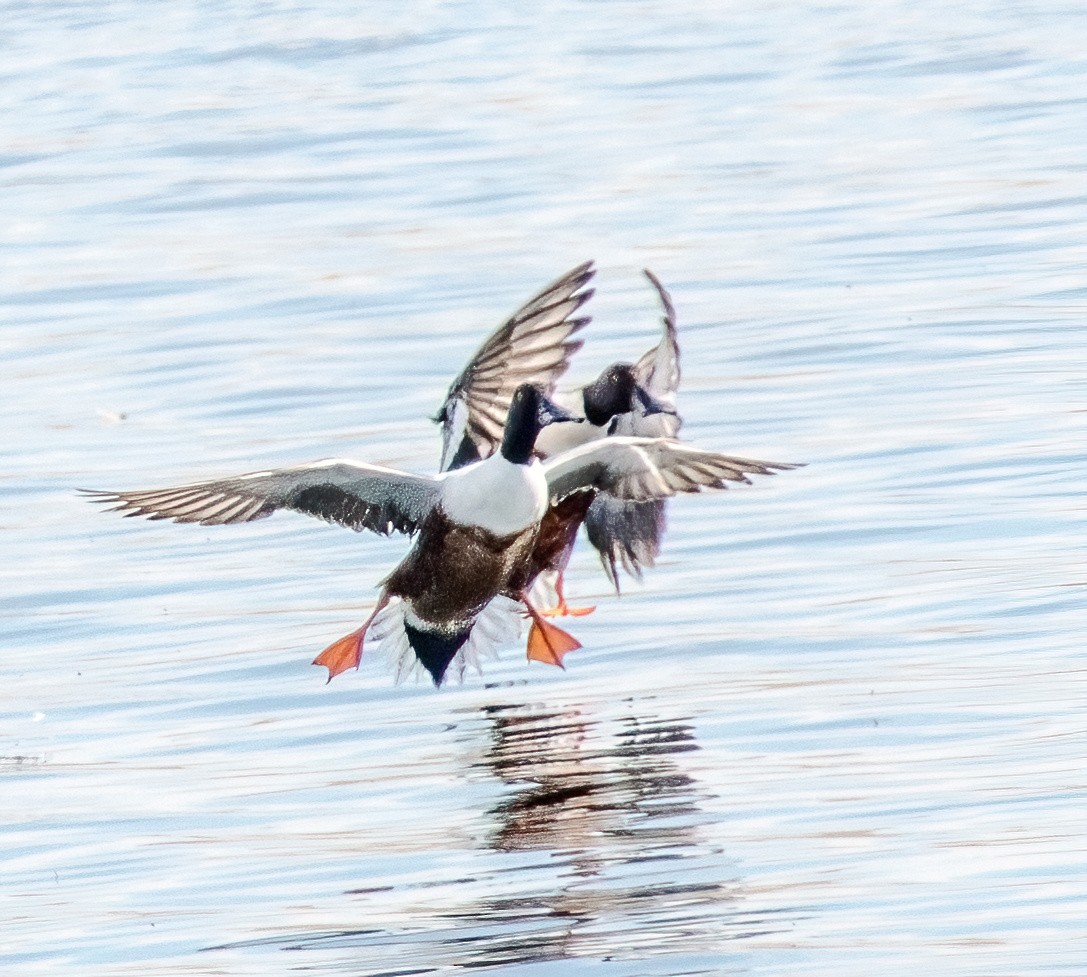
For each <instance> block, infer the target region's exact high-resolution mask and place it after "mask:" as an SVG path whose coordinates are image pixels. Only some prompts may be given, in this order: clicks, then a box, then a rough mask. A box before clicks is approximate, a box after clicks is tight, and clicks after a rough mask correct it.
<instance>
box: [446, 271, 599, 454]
mask: <svg viewBox="0 0 1087 977" xmlns="http://www.w3.org/2000/svg"><path fill="white" fill-rule="evenodd" d="M595 273H596V272H595V270H594V269H593V263H592V262H591V261H587V262H585V263H584V264H582V265H578V266H577V267H576V268H574V269H573V270H572V271H570V272H567V274H565V275H563V276H562V277H561V278H559V279H557V280H556V281H554V282H552V283H551V284H550V285H548V286H547V288H545V289H544V290H543V291H542V292H540V293H539V294H538V295H536V296H534V297H533V298H531V299H530V300H529V301H528V302H526V303H525V304H524V305H523V306H522V307H521V308H520V309H519V310H518V311H517V312H516V313H514V315H513V316H512V317H511V318H510V319H509V320H508V321H507V322H505V323H503V324H502V325H501V326H499V327H498V329H497V330H495V332H494V333H493V334H492V335H491V336H490V337H489V338H488V339H487V340H486V341H485V342H484V343H483V345H482V346H481V347H480V348H479V350H478V351H477V352H476V354H475V356H473V357H472V359H471V360H470V361H469V363H468V365H467V366H466V367H465V368H464V370H463V372H462V373H461V374H460V376H458V377H457V379H456V380H454V381H453V384H452V386H451V387H450V388H449V393H448V394H447V395H446V398H445V402H444V403H443V404H442V406H441V409H440V410H439V411H438V414H437V416H436V417H435V420H436V421H437V422H438V423H439V424H441V426H442V462H441V471H448V470H449V469H451V468H459V467H461V466H462V465H465V464H468V463H470V462H472V461H478V460H479V459H482V458H487V457H489V456H490V455H492V454H493V453H494V451H495V449H496V448H497V447H498V444H499V443H500V442H501V440H502V428H503V426H504V425H505V423H506V414H507V413H508V412H509V407H510V401H511V400H512V399H513V392H514V391H515V390H516V389H517V388H518V387H519V386H520V385H521V384H522V383H532V384H535V385H536V386H537V387H539V388H540V389H541V390H542V391H543V392H544V393H545V394H547V395H548V396H550V395H551V394H552V393H553V392H554V389H555V384H556V383H557V382H558V379H559V377H560V376H562V374H563V373H564V372H565V370H566V367H567V366H568V365H569V362H570V357H571V356H573V355H574V353H576V352H577V351H578V350H579V349H581V345H582V341H581V340H580V339H574V338H572V337H573V335H574V333H576V332H578V331H579V330H580V329H583V328H584V327H585V326H586V325H587V324H588V322H589V317H588V316H577V315H576V313H577V311H578V310H579V309H580V308H581V307H582V306H583V305H584V304H585V303H586V302H587V301H588V300H589V298H590V297H591V296H592V294H593V292H592V289H586V288H585V285H586V283H587V282H588V281H589V280H590V279H591V278H592V277H593V275H594V274H595Z"/></svg>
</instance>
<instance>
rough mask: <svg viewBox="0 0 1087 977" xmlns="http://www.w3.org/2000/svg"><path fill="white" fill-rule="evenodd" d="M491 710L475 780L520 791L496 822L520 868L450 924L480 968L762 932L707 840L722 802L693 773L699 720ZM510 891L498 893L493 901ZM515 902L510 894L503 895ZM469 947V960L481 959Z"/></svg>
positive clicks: (494, 814) (715, 941) (717, 943)
mask: <svg viewBox="0 0 1087 977" xmlns="http://www.w3.org/2000/svg"><path fill="white" fill-rule="evenodd" d="M626 705H627V708H626V709H622V710H620V709H616V711H615V712H612V713H610V714H609V715H607V716H603V715H599V714H597V715H594V714H593V713H592V712H591V711H590V710H591V708H592V707H582V706H569V707H566V708H562V709H554V708H550V709H547V708H541V707H532V706H530V705H519V706H507V705H501V706H488V707H485V708H484V709H483V710H482V712H483V715H484V717H485V718H486V720H487V722H488V724H489V727H490V741H489V745H488V746H487V748H486V749H485V751H484V753H483V755H482V757H481V758H480V759H479V761H478V762H477V763H476V769H477V770H478V771H483V772H486V773H489V774H491V775H493V776H496V777H497V778H498V779H499V780H501V781H502V782H503V783H504V784H506V785H508V786H509V787H510V788H512V789H513V793H511V794H510V796H508V797H507V798H506V799H504V800H503V801H502V802H501V803H499V804H498V805H497V806H495V807H494V808H493V809H492V810H491V811H490V812H489V816H490V818H491V819H492V821H493V829H492V831H491V833H490V835H489V838H488V843H489V845H490V847H491V848H492V849H493V850H494V851H496V852H499V853H509V854H517V853H527V852H541V853H546V855H547V857H546V858H544V859H541V860H538V861H537V862H536V863H535V864H528V865H526V863H525V862H524V860H523V859H519V860H518V861H517V862H516V868H515V870H514V873H513V875H512V877H511V878H509V879H508V880H506V881H505V884H503V882H502V880H501V879H499V878H495V880H494V881H495V883H497V884H496V885H492V886H489V887H488V888H489V889H490V890H491V891H490V892H489V893H488V895H487V896H485V897H483V898H478V899H476V900H474V901H473V902H471V903H470V904H468V905H465V906H462V907H459V908H458V909H457V910H456V911H454V912H449V913H447V914H446V918H447V919H449V920H450V921H451V922H455V924H456V925H455V932H456V933H457V942H458V944H459V946H460V950H461V954H463V956H464V958H465V961H463V962H467V961H470V962H471V964H472V965H474V966H479V965H487V966H493V965H498V964H504V965H511V964H514V963H518V964H524V963H539V962H544V961H548V960H559V959H570V958H593V957H595V958H598V959H599V958H611V957H628V958H632V959H633V958H638V957H642V956H645V955H647V954H648V955H656V954H659V953H662V952H664V953H666V952H670V951H671V952H680V951H682V952H684V953H690V952H699V951H704V952H712V951H713V950H716V949H720V947H721V942H722V940H725V939H735V938H737V937H740V936H742V935H749V934H750V932H751V931H752V926H753V925H754V927H755V928H756V929H758V930H762V928H763V926H762V923H761V922H756V921H755V920H754V919H753V918H752V916H751V915H750V914H748V913H745V912H744V911H743V910H742V908H741V907H740V905H739V900H740V898H741V895H742V890H741V886H740V883H739V882H738V881H737V880H736V879H735V878H734V877H732V874H733V873H732V871H731V866H730V865H729V860H728V859H727V857H726V856H725V855H724V853H723V852H721V851H720V850H719V849H717V848H715V847H714V846H713V845H712V844H710V843H709V841H708V840H707V839H706V838H704V837H703V828H704V825H705V823H706V822H707V821H708V820H709V818H708V816H707V815H706V814H705V813H703V811H702V810H701V809H700V807H699V804H700V803H701V802H703V801H705V800H707V799H709V798H710V796H711V795H709V794H708V793H707V792H706V791H705V789H704V788H703V787H701V786H700V785H699V783H698V782H697V781H696V780H695V779H694V778H693V777H692V776H690V775H689V774H688V773H686V772H685V771H684V770H683V768H682V766H681V764H680V757H681V755H682V754H685V753H690V752H693V751H696V750H698V749H699V747H698V743H697V742H696V739H695V730H694V727H693V726H692V724H691V722H690V720H689V718H688V717H677V718H664V717H659V716H655V715H653V714H652V713H651V712H650V710H648V709H646V708H645V706H646V703H644V702H642V703H627V704H626ZM496 889H497V890H499V891H495V890H496ZM501 890H509V891H501ZM469 948H470V949H469Z"/></svg>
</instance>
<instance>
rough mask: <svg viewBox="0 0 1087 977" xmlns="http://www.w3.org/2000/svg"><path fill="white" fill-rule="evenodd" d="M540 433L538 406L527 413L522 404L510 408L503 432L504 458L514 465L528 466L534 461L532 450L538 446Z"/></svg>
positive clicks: (502, 448) (534, 406)
mask: <svg viewBox="0 0 1087 977" xmlns="http://www.w3.org/2000/svg"><path fill="white" fill-rule="evenodd" d="M539 433H540V423H539V420H538V419H537V417H536V405H535V404H533V405H532V410H531V411H527V410H525V409H524V407H523V406H522V405H521V404H520V403H515V404H514V405H513V407H511V408H510V416H509V417H508V418H507V420H506V428H505V430H504V431H503V432H502V447H501V448H500V449H499V450H500V452H501V454H502V457H503V458H505V459H506V461H509V462H512V463H513V464H514V465H527V464H528V463H529V462H530V461H531V460H532V449H533V448H534V447H535V445H536V436H537V435H538V434H539Z"/></svg>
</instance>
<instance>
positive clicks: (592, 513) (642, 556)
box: [585, 268, 682, 591]
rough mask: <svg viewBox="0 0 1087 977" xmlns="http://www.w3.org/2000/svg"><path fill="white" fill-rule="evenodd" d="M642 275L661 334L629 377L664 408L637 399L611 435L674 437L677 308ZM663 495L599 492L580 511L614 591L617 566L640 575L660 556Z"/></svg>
mask: <svg viewBox="0 0 1087 977" xmlns="http://www.w3.org/2000/svg"><path fill="white" fill-rule="evenodd" d="M644 274H645V277H646V278H648V279H649V282H650V284H651V285H652V286H653V287H654V288H655V289H656V290H657V295H658V296H660V301H661V306H662V307H663V309H664V316H663V318H662V323H663V326H664V334H663V335H662V336H661V340H660V342H659V343H658V344H657V345H656V346H654V347H653V348H652V349H650V350H648V351H647V352H646V353H645V354H644V355H643V356H642V357H641V359H639V360H638V362H637V363H635V364H634V378H635V380H637V382H638V384H639V385H640V386H641V387H643V388H644V389H645V390H646V392H647V393H649V395H650V396H651V397H653V399H654V400H655V401H656V402H657V403H658V404H660V405H662V406H663V407H665V408H667V410H664V411H658V412H655V413H653V414H647V413H646V412H645V410H644V409H643V408H642V407H641V405H640V404H639V403H637V402H636V403H635V409H634V410H633V411H631V412H630V413H628V414H623V415H621V416H620V417H618V418H616V422H615V431H614V433H615V434H618V435H625V436H628V437H644V438H674V437H676V436H677V435H678V434H679V429H680V426H681V425H682V419H681V418H680V416H679V413H678V411H677V409H676V391H677V389H678V387H679V380H680V367H679V338H678V336H677V334H676V310H675V307H674V306H673V305H672V298H671V296H670V295H669V294H668V290H667V289H666V288H665V287H664V286H663V285H662V284H661V283H660V280H659V279H658V278H657V276H656V275H654V274H653V272H651V271H650V270H649V269H648V268H646V269H644ZM666 509H667V503H666V502H665V501H664V499H652V500H650V501H648V502H629V501H626V500H624V499H617V498H615V497H614V496H612V495H608V494H599V495H597V496H596V498H595V499H593V501H592V504H591V505H590V506H589V511H588V512H587V513H586V515H585V532H586V535H587V536H588V537H589V542H590V543H591V544H592V545H593V547H594V548H595V549H596V550H597V552H598V553H599V554H600V561H601V562H602V563H603V564H604V571H605V572H606V573H607V574H608V576H609V577H610V578H611V581H612V583H613V584H614V586H615V589H616V591H618V590H619V574H618V570H617V566H619V565H621V566H622V567H623V569H624V570H626V572H627V573H629V574H630V575H631V576H634V577H641V575H642V568H643V567H651V566H653V564H654V562H655V561H656V559H657V557H658V556H659V555H660V551H661V541H662V539H663V537H664V529H665V525H666V522H667V514H666Z"/></svg>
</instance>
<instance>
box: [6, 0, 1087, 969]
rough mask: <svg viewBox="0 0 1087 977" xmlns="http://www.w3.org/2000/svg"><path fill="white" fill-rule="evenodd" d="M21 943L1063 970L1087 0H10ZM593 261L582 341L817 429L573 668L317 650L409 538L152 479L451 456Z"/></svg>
mask: <svg viewBox="0 0 1087 977" xmlns="http://www.w3.org/2000/svg"><path fill="white" fill-rule="evenodd" d="M0 18H2V23H3V24H4V28H3V30H2V31H0V54H2V64H3V67H2V69H0V72H2V76H3V82H2V87H0V92H2V98H3V109H2V112H0V133H2V134H3V139H2V141H0V200H2V204H0V226H2V238H0V240H2V244H3V248H2V254H3V260H2V262H0V306H2V308H0V349H2V360H0V362H2V383H0V403H2V408H3V409H2V411H0V460H2V464H0V502H2V511H0V542H2V545H3V554H4V559H3V561H2V563H0V575H2V580H0V586H2V594H3V596H2V598H0V636H2V650H3V654H2V656H0V676H2V677H0V683H2V684H0V688H2V690H3V691H2V693H0V923H2V925H0V962H2V964H3V966H2V969H3V972H4V974H18V975H24V974H26V975H33V974H49V975H56V974H63V975H79V977H84V975H87V977H129V975H132V977H135V975H139V977H206V975H210V974H215V975H225V977H268V975H279V974H284V975H286V974H294V973H308V974H320V975H351V977H363V975H378V974H393V973H395V974H429V973H439V972H441V973H447V972H455V971H460V970H466V971H471V972H476V973H485V974H490V973H493V974H513V975H518V977H530V975H553V974H554V975H560V974H562V975H565V974H582V973H584V974H593V975H601V977H642V975H678V974H745V975H746V974H753V975H766V977H771V975H772V977H780V975H797V977H801V975H803V977H812V975H817V977H818V975H828V977H842V975H852V974H858V975H862V974H863V975H870V974H903V975H916V974H939V975H963V977H983V975H984V977H1040V975H1058V974H1060V975H1082V974H1084V973H1087V854H1085V852H1087V813H1085V812H1087V759H1085V757H1087V656H1085V653H1084V630H1085V626H1087V569H1085V567H1084V554H1085V546H1084V544H1085V543H1087V501H1085V492H1084V486H1085V478H1084V476H1085V461H1087V438H1085V425H1087V413H1085V411H1087V326H1085V323H1087V57H1085V55H1084V51H1085V50H1087V8H1084V7H1083V6H1082V5H1077V4H1066V5H1064V6H1060V5H1055V4H1030V5H1026V4H1024V5H1021V6H1020V5H1014V4H1004V3H984V2H982V3H973V4H967V3H957V4H955V3H953V4H951V5H948V4H945V3H935V2H930V0H921V2H920V3H918V2H913V3H896V2H886V3H875V4H872V3H866V4H861V3H856V2H848V0H847V2H843V3H838V4H823V5H807V4H787V3H784V4H783V3H739V4H719V3H702V4H700V3H668V4H665V3H659V2H645V3H611V4H588V3H574V2H569V0H567V2H556V3H543V4H536V5H534V6H531V7H520V6H517V5H512V6H511V5H500V4H486V3H478V2H476V3H471V2H469V3H452V4H437V3H422V4H417V5H405V6H404V7H403V8H394V7H393V6H392V5H384V4H382V5H376V4H358V3H353V4H348V3H341V2H333V0H330V2H327V3H320V4H318V3H314V2H312V0H308V2H307V0H302V2H299V3H294V4H266V3H252V2H251V3H229V4H204V3H199V4H166V3H152V4H148V3H146V2H144V3H131V2H118V3H109V4H83V3H61V2H45V0H40V2H35V3H27V2H25V0H20V2H6V3H0ZM587 258H595V259H597V261H598V263H599V265H600V269H601V270H600V273H599V275H598V277H597V283H596V284H597V286H598V294H597V297H596V298H595V299H594V300H593V301H592V303H591V304H590V307H589V310H590V311H591V312H592V313H593V314H594V317H595V318H594V322H593V324H592V325H591V326H590V327H589V328H588V329H587V330H586V337H587V340H588V343H587V346H586V349H585V351H584V352H583V353H582V354H581V355H580V356H579V358H578V359H577V360H576V361H575V363H574V368H573V371H572V375H571V380H575V381H576V380H581V379H587V378H589V377H591V376H592V375H594V374H595V372H596V371H597V370H598V369H599V368H600V367H601V366H603V365H604V364H606V363H609V362H611V361H613V360H615V359H619V358H626V359H630V358H633V357H635V356H637V355H639V354H640V353H641V352H642V351H643V350H644V349H645V348H646V347H647V346H649V345H650V344H651V343H653V342H655V339H656V336H657V333H658V320H659V314H660V312H659V308H658V307H657V305H656V303H655V297H654V295H653V293H652V291H651V290H650V289H649V288H648V286H647V284H646V283H645V281H644V280H643V279H642V278H641V275H640V269H641V268H643V267H650V268H652V269H653V270H654V271H655V272H657V274H658V275H659V276H660V277H661V278H662V279H663V281H664V282H665V283H667V284H668V286H669V287H670V288H671V290H672V293H673V296H674V299H675V303H676V307H677V311H678V315H679V321H680V330H681V340H682V344H683V357H684V360H683V365H684V382H683V387H682V390H681V400H680V406H681V409H682V411H683V413H684V416H685V418H686V426H685V429H684V434H685V436H686V437H687V438H689V439H691V440H693V441H695V442H697V443H698V444H700V445H704V446H706V447H713V448H718V449H722V450H727V451H730V452H733V453H738V454H748V455H753V456H756V457H763V458H769V459H774V460H782V461H805V462H808V467H806V468H804V469H802V470H799V471H794V472H788V473H783V474H781V475H779V476H777V477H775V478H772V479H761V480H759V483H758V484H757V485H754V486H751V487H741V488H739V489H736V490H733V491H729V492H727V493H719V494H713V495H705V496H697V497H691V498H685V499H681V500H678V501H677V502H675V503H674V504H673V505H672V506H671V509H670V513H671V522H670V532H669V535H668V539H667V543H666V548H665V553H664V557H663V559H662V561H661V564H660V565H659V566H658V567H657V568H656V569H655V570H654V571H653V572H651V573H649V574H647V576H646V578H645V581H644V583H642V584H638V583H636V582H628V583H626V584H625V586H624V593H623V595H622V597H621V598H616V597H615V596H614V595H612V594H609V592H608V587H607V582H606V580H605V578H604V576H603V574H602V573H601V572H600V568H599V566H598V564H597V562H596V559H595V556H594V555H593V554H592V553H591V551H588V552H586V551H585V550H584V549H582V550H579V552H578V554H577V555H576V557H575V560H574V563H573V565H572V568H571V573H570V576H569V582H568V590H569V593H570V595H571V598H572V599H573V600H574V601H575V602H578V601H580V602H595V603H597V604H598V605H599V606H598V610H597V611H596V613H595V614H594V615H592V616H591V617H587V618H582V619H579V620H577V621H575V622H573V623H572V624H571V625H570V629H571V630H572V631H574V632H575V633H576V634H577V635H578V636H579V637H580V639H581V640H582V641H583V643H584V645H585V647H584V650H583V651H581V652H578V653H577V654H576V655H572V656H570V658H569V659H568V665H569V667H568V669H567V671H565V672H560V671H558V670H556V669H549V668H546V667H543V666H537V665H533V666H531V667H530V666H528V665H526V663H525V662H524V659H523V650H522V649H521V648H519V647H509V648H506V649H504V651H503V652H502V656H501V660H500V661H495V662H490V663H488V664H487V666H486V667H485V670H484V673H483V675H482V676H478V675H471V676H469V678H468V679H467V680H466V681H465V682H464V684H463V685H460V686H457V685H453V686H450V687H447V688H443V689H441V690H438V691H435V690H434V689H433V688H431V687H429V686H427V685H416V684H407V685H401V686H396V685H394V684H393V682H392V679H391V674H390V671H389V668H388V665H387V663H385V662H383V661H382V660H380V658H379V657H377V656H374V657H367V658H366V659H365V660H364V662H363V665H362V668H361V669H360V671H359V672H358V673H349V674H346V675H344V676H342V677H340V678H339V679H337V680H336V681H335V682H333V683H332V684H330V685H327V686H326V685H325V684H324V681H323V672H322V671H321V670H319V669H316V668H313V667H311V666H310V664H309V662H310V660H311V659H312V657H313V656H314V654H316V653H317V652H318V651H320V650H321V649H322V648H323V647H324V646H325V645H326V644H327V643H328V642H330V641H331V640H333V639H334V638H336V637H339V636H340V635H341V634H343V633H345V632H346V631H348V630H350V629H351V628H353V627H355V626H356V625H357V624H358V623H359V622H360V621H361V620H362V617H363V615H364V614H365V613H366V612H367V611H368V610H369V608H370V607H371V606H372V603H373V600H374V598H375V595H376V593H377V590H376V584H377V583H378V581H379V580H380V579H381V578H382V576H383V575H384V574H385V573H386V572H387V571H388V570H389V569H390V568H391V567H392V566H393V565H394V563H395V562H396V561H397V560H398V559H399V557H400V556H401V555H402V554H403V552H404V550H405V545H406V544H405V543H404V541H402V540H397V539H389V540H386V539H379V538H375V537H370V536H357V535H355V534H352V533H349V532H346V531H344V530H342V529H338V528H336V527H330V526H326V525H324V524H322V523H319V522H317V521H315V520H307V519H305V518H304V517H302V516H297V515H293V514H282V515H279V516H277V517H276V518H273V519H270V520H267V521H264V522H261V523H256V524H253V525H245V526H235V527H225V528H216V527H211V528H201V527H188V526H176V525H172V524H164V523H148V522H145V521H137V520H128V521H125V520H121V519H119V518H117V517H116V516H111V515H107V514H104V513H102V512H100V511H97V510H96V509H94V508H92V507H90V506H88V505H87V504H86V503H85V502H83V501H82V500H81V499H79V498H78V497H77V496H76V494H75V489H76V488H78V487H90V488H104V489H123V488H145V487H154V486H158V485H170V484H174V483H177V482H182V481H191V480H194V479H198V478H205V477H213V476H216V475H224V474H231V473H238V472H243V471H249V470H253V469H257V468H263V467H269V466H280V465H286V464H293V463H299V462H303V461H307V460H312V459H316V458H320V457H326V456H330V455H347V456H353V457H357V458H360V459H365V460H368V461H372V462H380V463H385V464H391V465H398V466H403V467H406V468H410V469H413V470H420V471H426V470H432V469H433V467H434V465H435V464H436V460H437V457H438V442H437V437H436V431H435V429H434V427H433V425H431V424H430V423H429V421H428V420H427V417H428V416H429V415H430V414H432V413H433V412H434V410H435V409H436V407H437V406H438V404H439V402H440V400H441V397H442V395H443V393H444V391H445V388H446V386H447V384H448V383H449V381H450V379H451V377H452V376H453V374H454V373H455V372H456V371H457V370H458V369H459V368H460V366H461V365H462V363H463V362H464V360H465V358H466V357H467V356H468V355H469V354H470V353H471V352H472V350H473V349H474V348H475V346H476V345H477V343H478V342H479V341H480V339H481V338H482V336H483V335H484V333H485V332H486V331H488V330H489V329H491V328H492V327H493V326H494V325H495V324H497V322H499V321H500V320H501V319H502V318H503V317H504V316H505V315H507V314H508V313H509V312H511V311H512V310H513V309H514V308H516V307H517V306H518V305H519V304H520V302H522V301H523V300H524V299H526V298H527V297H528V296H529V295H530V294H531V293H532V292H533V291H534V290H536V289H537V288H538V287H540V286H541V285H543V284H544V283H545V282H547V281H548V280H550V279H551V278H553V277H555V276H556V275H558V274H560V273H561V272H563V271H565V270H567V269H568V268H571V267H573V266H574V265H575V264H577V263H579V262H580V261H582V260H585V259H587Z"/></svg>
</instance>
